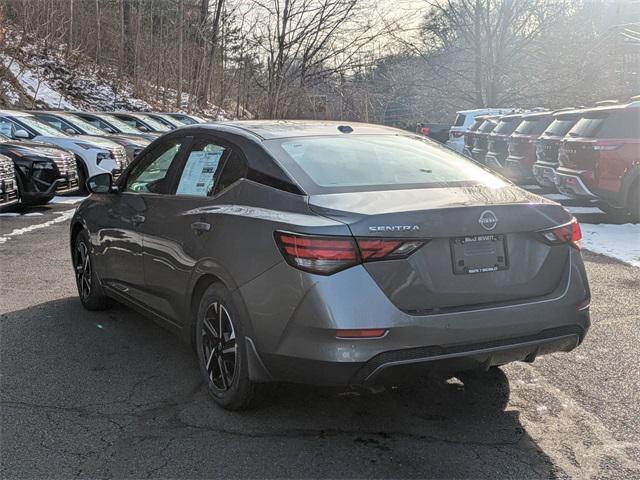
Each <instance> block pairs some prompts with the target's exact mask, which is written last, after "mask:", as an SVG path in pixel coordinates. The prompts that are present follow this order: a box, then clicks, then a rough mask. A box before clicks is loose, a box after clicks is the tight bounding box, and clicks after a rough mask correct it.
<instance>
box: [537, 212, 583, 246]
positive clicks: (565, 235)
mask: <svg viewBox="0 0 640 480" xmlns="http://www.w3.org/2000/svg"><path fill="white" fill-rule="evenodd" d="M540 233H541V234H542V236H543V237H544V238H546V239H547V241H548V242H549V243H552V244H561V243H568V244H569V245H571V246H573V247H575V248H577V249H578V250H580V248H582V230H580V224H579V223H578V221H577V220H576V219H575V218H574V219H573V220H572V221H571V223H567V224H566V225H562V226H561V227H556V228H552V229H550V230H544V231H542V232H540Z"/></svg>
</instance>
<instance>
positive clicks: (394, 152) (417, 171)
mask: <svg viewBox="0 0 640 480" xmlns="http://www.w3.org/2000/svg"><path fill="white" fill-rule="evenodd" d="M264 144H265V145H266V146H267V147H268V148H269V149H270V150H271V151H272V152H273V153H274V154H275V156H276V157H277V158H279V159H280V160H281V165H282V166H283V167H284V168H285V170H287V172H288V173H289V174H290V175H291V176H292V177H293V178H295V179H296V180H298V181H299V182H300V183H301V184H302V185H303V188H305V190H320V191H321V192H322V193H324V192H326V193H331V192H345V191H366V190H384V189H397V188H434V187H450V186H467V185H468V186H473V185H486V186H492V187H500V186H504V185H506V183H505V182H503V181H502V180H500V179H499V178H497V177H495V176H493V175H491V174H490V173H488V172H487V171H486V170H484V169H482V168H480V167H479V166H477V165H475V164H474V163H473V162H471V161H469V160H467V159H466V158H465V157H463V156H461V155H459V154H457V153H455V152H452V151H451V150H449V149H447V148H445V147H442V146H439V145H435V144H433V143H432V142H430V141H428V140H423V139H421V138H419V137H412V136H411V137H410V136H403V135H375V136H374V135H362V136H355V135H354V136H330V137H329V136H327V137H305V138H295V139H274V140H267V141H265V142H264ZM283 154H284V156H283Z"/></svg>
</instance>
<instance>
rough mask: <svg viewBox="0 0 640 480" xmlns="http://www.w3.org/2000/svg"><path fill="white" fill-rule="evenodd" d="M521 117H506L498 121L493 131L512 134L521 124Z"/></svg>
mask: <svg viewBox="0 0 640 480" xmlns="http://www.w3.org/2000/svg"><path fill="white" fill-rule="evenodd" d="M520 120H521V119H520V118H505V119H502V120H500V121H499V122H498V124H497V125H496V128H494V129H493V133H502V134H504V135H510V134H512V133H513V131H514V130H515V129H516V127H517V126H518V125H519V124H520Z"/></svg>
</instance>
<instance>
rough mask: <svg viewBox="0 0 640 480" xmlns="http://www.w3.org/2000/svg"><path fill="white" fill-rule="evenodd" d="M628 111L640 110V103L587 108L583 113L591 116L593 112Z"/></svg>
mask: <svg viewBox="0 0 640 480" xmlns="http://www.w3.org/2000/svg"><path fill="white" fill-rule="evenodd" d="M627 109H638V110H640V102H637V101H634V102H630V103H623V104H618V105H606V106H602V107H594V108H585V109H584V110H583V113H584V114H585V115H586V114H589V113H593V112H616V111H621V110H627Z"/></svg>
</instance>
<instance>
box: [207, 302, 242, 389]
mask: <svg viewBox="0 0 640 480" xmlns="http://www.w3.org/2000/svg"><path fill="white" fill-rule="evenodd" d="M201 335H202V349H203V353H204V357H203V358H204V361H205V368H206V371H207V374H208V376H209V381H210V382H211V383H212V385H213V386H214V387H215V388H216V389H217V390H220V391H226V390H229V388H231V385H232V384H233V381H234V379H235V376H236V365H237V343H236V332H235V329H234V327H233V321H232V319H231V315H230V314H229V310H227V308H226V307H225V306H224V305H223V304H222V303H220V302H214V303H212V304H211V305H210V306H209V307H208V308H207V310H206V312H205V316H204V321H203V322H202V331H201Z"/></svg>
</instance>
